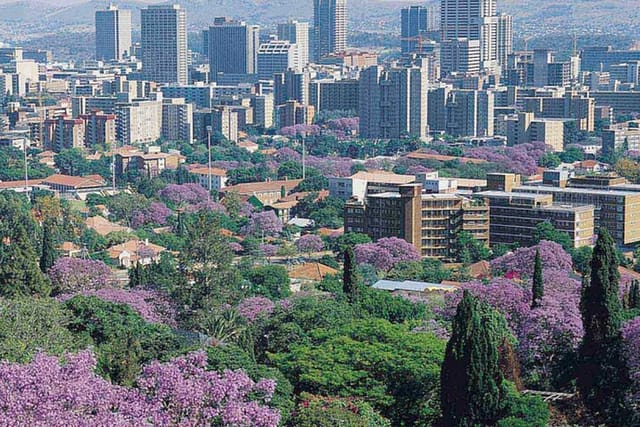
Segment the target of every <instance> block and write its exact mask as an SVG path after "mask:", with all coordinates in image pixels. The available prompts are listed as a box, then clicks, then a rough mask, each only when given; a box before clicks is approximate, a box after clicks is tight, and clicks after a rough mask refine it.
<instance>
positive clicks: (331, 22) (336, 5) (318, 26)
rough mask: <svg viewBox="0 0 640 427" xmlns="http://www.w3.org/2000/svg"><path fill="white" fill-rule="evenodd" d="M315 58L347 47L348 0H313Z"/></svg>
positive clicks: (318, 58)
mask: <svg viewBox="0 0 640 427" xmlns="http://www.w3.org/2000/svg"><path fill="white" fill-rule="evenodd" d="M313 32H314V55H313V57H314V60H315V61H319V60H320V58H322V57H323V56H324V55H327V54H329V53H337V52H342V51H344V50H345V49H346V48H347V0H313Z"/></svg>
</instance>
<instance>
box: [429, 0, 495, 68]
mask: <svg viewBox="0 0 640 427" xmlns="http://www.w3.org/2000/svg"><path fill="white" fill-rule="evenodd" d="M498 21H499V16H498V15H497V13H496V0H441V6H440V29H441V38H442V41H446V40H455V39H460V38H465V39H468V40H477V41H479V42H480V61H481V68H483V69H487V68H488V69H495V68H496V67H497V65H498Z"/></svg>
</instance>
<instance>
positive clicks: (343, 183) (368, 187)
mask: <svg viewBox="0 0 640 427" xmlns="http://www.w3.org/2000/svg"><path fill="white" fill-rule="evenodd" d="M415 181H416V177H415V176H413V175H398V174H395V173H392V172H387V171H375V172H365V171H360V172H357V173H355V174H353V175H351V176H349V177H330V178H329V195H330V196H331V197H336V198H338V199H342V200H345V201H346V200H349V199H352V198H356V199H358V200H364V197H365V194H372V193H383V192H386V191H390V190H393V189H394V188H396V189H397V187H398V186H399V185H402V184H409V183H412V182H415Z"/></svg>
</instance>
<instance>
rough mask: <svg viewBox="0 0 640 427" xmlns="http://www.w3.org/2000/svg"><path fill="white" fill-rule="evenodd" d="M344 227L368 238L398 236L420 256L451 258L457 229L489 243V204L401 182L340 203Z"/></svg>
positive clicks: (416, 184)
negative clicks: (396, 186)
mask: <svg viewBox="0 0 640 427" xmlns="http://www.w3.org/2000/svg"><path fill="white" fill-rule="evenodd" d="M344 220H345V231H346V232H349V231H354V232H360V233H365V234H367V235H369V236H370V237H371V238H372V239H374V240H375V239H380V238H383V237H392V236H395V237H400V238H403V239H405V240H406V241H407V242H409V243H411V244H413V245H414V246H415V247H416V249H417V250H418V251H419V252H420V253H421V255H422V256H423V257H430V258H438V259H445V260H446V259H451V258H453V256H454V255H455V254H454V253H453V243H454V241H455V239H456V237H457V235H458V234H459V233H460V232H461V231H467V232H469V233H471V234H472V235H473V236H474V238H476V239H478V240H479V241H481V242H483V243H484V244H486V245H488V244H489V208H488V207H487V206H485V205H484V203H483V202H481V201H474V200H470V199H467V198H465V197H462V196H459V195H455V194H425V193H423V192H422V185H421V184H419V183H412V184H402V185H399V186H398V189H397V190H396V191H388V192H383V193H374V194H367V195H366V197H365V199H364V200H362V201H360V200H356V199H352V200H350V201H348V202H347V203H346V204H345V206H344Z"/></svg>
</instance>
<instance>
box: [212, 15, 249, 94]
mask: <svg viewBox="0 0 640 427" xmlns="http://www.w3.org/2000/svg"><path fill="white" fill-rule="evenodd" d="M259 40H260V27H258V26H257V25H248V24H247V23H246V22H243V21H236V20H233V19H231V18H228V17H220V18H215V20H214V22H213V26H211V27H209V72H210V74H211V80H212V81H218V78H219V74H220V73H223V74H232V75H233V74H238V75H248V74H256V73H257V68H258V47H259V45H260V41H259Z"/></svg>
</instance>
